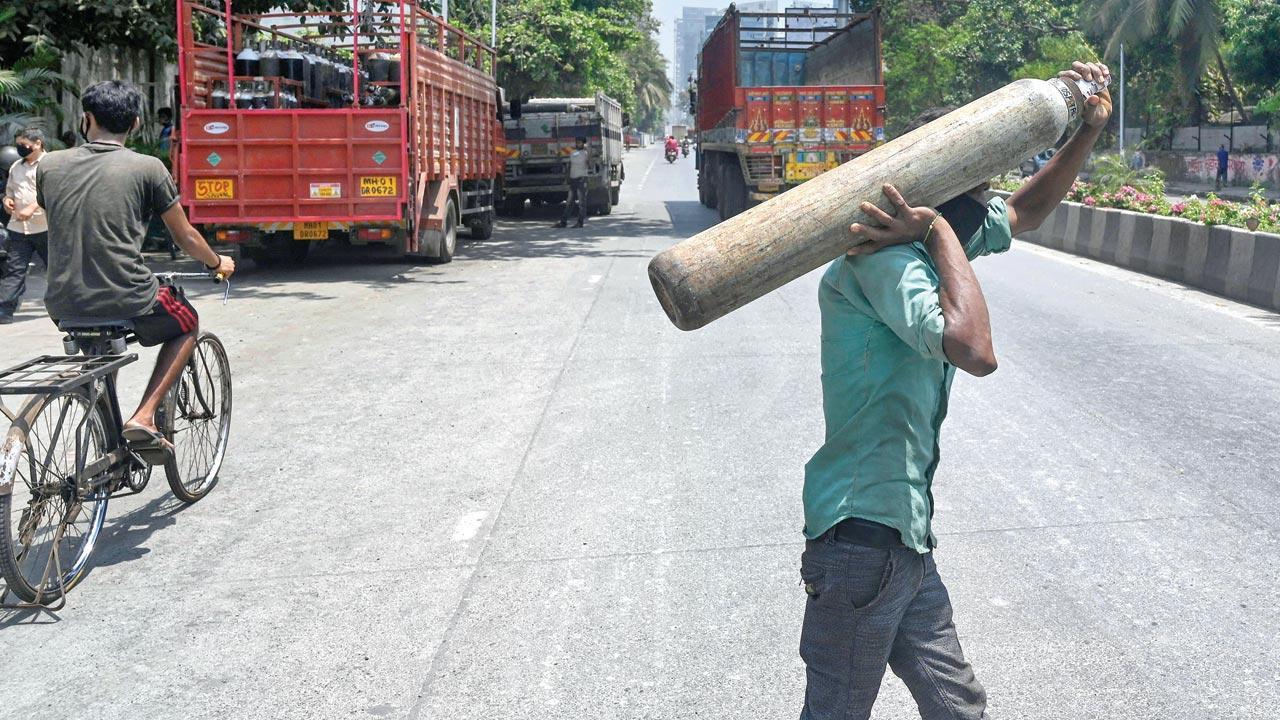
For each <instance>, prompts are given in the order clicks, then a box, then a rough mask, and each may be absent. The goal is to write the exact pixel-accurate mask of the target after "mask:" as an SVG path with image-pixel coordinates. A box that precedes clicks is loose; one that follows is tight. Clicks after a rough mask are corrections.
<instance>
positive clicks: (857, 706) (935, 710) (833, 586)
mask: <svg viewBox="0 0 1280 720" xmlns="http://www.w3.org/2000/svg"><path fill="white" fill-rule="evenodd" d="M800 575H801V577H802V578H803V580H804V586H805V592H806V593H807V594H808V600H807V601H806V602H807V604H806V606H805V612H804V629H803V630H802V631H801V633H800V657H801V658H802V659H803V660H804V663H805V667H806V668H807V680H808V685H807V687H806V689H805V698H804V710H803V711H802V712H801V714H800V719H801V720H865V719H866V718H868V717H870V716H871V706H872V705H873V704H874V703H875V700H876V695H877V694H878V693H879V692H880V681H881V679H883V677H884V671H885V667H886V666H888V667H890V668H892V669H893V672H894V674H895V675H897V676H898V677H899V678H901V679H902V681H903V683H905V684H906V686H907V689H908V690H910V691H911V695H912V697H914V698H915V701H916V705H917V706H918V707H919V709H920V717H921V718H924V720H960V719H963V720H978V719H980V718H988V717H989V716H988V715H987V713H986V707H987V694H986V691H985V690H983V688H982V685H981V684H979V683H978V679H977V678H976V677H974V674H973V668H971V667H970V666H969V663H968V662H966V661H965V659H964V652H963V651H961V649H960V640H959V638H957V637H956V628H955V624H954V623H953V622H952V618H951V598H950V597H949V596H948V595H947V589H946V587H944V586H943V584H942V578H940V577H939V576H938V568H937V566H936V565H935V564H934V561H933V553H929V554H926V555H921V554H920V553H917V552H916V551H914V550H912V549H910V548H905V547H899V548H894V549H887V550H886V549H880V548H871V547H864V546H861V545H853V544H850V543H845V542H839V541H836V540H834V539H832V538H831V534H830V533H828V534H827V535H824V536H822V537H821V538H819V539H817V540H810V541H808V543H807V544H806V545H805V551H804V556H803V558H802V559H801V569H800Z"/></svg>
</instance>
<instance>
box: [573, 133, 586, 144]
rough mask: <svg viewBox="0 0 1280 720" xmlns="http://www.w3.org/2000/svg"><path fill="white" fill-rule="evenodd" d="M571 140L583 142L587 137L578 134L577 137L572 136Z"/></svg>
mask: <svg viewBox="0 0 1280 720" xmlns="http://www.w3.org/2000/svg"><path fill="white" fill-rule="evenodd" d="M573 141H574V142H576V143H585V142H586V141H587V139H586V138H585V137H583V136H582V135H579V136H578V137H576V138H574V139H573Z"/></svg>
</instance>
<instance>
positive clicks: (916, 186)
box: [649, 78, 1104, 330]
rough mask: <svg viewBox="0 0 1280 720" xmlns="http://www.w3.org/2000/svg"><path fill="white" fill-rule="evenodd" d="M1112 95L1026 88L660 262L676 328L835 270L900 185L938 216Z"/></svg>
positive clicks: (985, 100) (886, 148)
mask: <svg viewBox="0 0 1280 720" xmlns="http://www.w3.org/2000/svg"><path fill="white" fill-rule="evenodd" d="M1103 87H1104V86H1103V85H1100V84H1097V83H1091V82H1088V81H1078V82H1072V81H1069V80H1062V79H1059V78H1055V79H1053V80H1048V81H1045V80H1018V81H1016V82H1013V83H1010V84H1009V85H1006V86H1004V87H1003V88H1000V89H999V90H996V91H995V92H993V93H990V94H989V95H987V96H985V97H982V98H980V99H978V100H975V101H974V102H971V103H969V104H968V105H965V106H964V107H961V108H959V109H957V110H956V111H954V112H952V113H950V114H948V115H946V116H945V117H941V118H938V119H937V120H934V121H933V122H931V123H929V124H927V125H925V126H923V127H920V128H917V129H916V130H914V131H912V132H909V133H907V134H906V135H903V136H902V137H899V138H897V139H895V140H892V141H891V142H888V143H886V144H884V145H881V146H880V147H877V148H875V149H873V150H871V151H870V152H868V153H866V154H864V155H860V156H858V157H856V158H854V159H853V160H850V161H849V162H846V163H845V164H843V165H841V166H840V167H837V168H834V169H832V170H829V171H827V172H825V173H823V174H822V175H819V176H818V177H816V178H814V179H812V180H808V181H806V182H805V183H804V184H803V185H799V186H797V187H795V188H792V189H791V190H788V191H787V192H785V193H783V194H781V195H777V196H775V197H773V198H771V199H770V200H768V201H767V202H765V203H763V204H761V205H758V206H756V207H754V208H751V209H750V210H747V211H746V212H744V213H742V214H741V215H738V216H736V217H733V218H730V219H728V220H726V221H724V222H722V223H720V224H719V225H716V226H715V227H712V228H709V229H707V230H704V231H702V232H701V233H698V234H697V235H694V236H693V237H691V238H689V239H687V240H684V241H682V242H680V243H678V244H676V245H674V246H672V247H670V248H667V249H666V250H664V251H662V252H661V253H658V255H656V256H655V257H654V258H653V260H652V261H650V263H649V280H650V282H651V283H652V284H653V290H654V293H655V294H656V295H657V296H658V301H659V303H661V305H662V309H663V310H664V311H666V313H667V317H669V318H670V319H671V322H672V323H674V324H675V325H676V327H678V328H680V329H681V330H694V329H697V328H700V327H702V326H704V325H706V324H707V323H709V322H711V321H713V320H715V319H717V318H720V317H723V316H724V315H725V314H727V313H729V312H731V311H733V310H736V309H738V308H740V307H742V306H743V305H746V304H747V303H749V302H751V301H752V300H755V299H756V298H759V297H761V296H763V295H765V294H767V293H769V292H771V291H773V290H776V289H777V288H779V287H781V286H782V285H784V284H786V283H788V282H790V281H792V280H794V279H796V278H798V277H800V276H801V275H804V274H805V273H808V272H809V271H811V270H813V269H815V268H818V267H820V266H822V265H823V264H825V263H828V262H830V261H831V260H833V259H834V258H837V257H839V256H841V255H842V254H844V253H845V251H847V250H848V249H849V247H850V246H851V245H852V244H853V239H852V236H851V235H850V234H849V226H850V225H851V224H853V223H855V222H857V223H864V224H873V225H874V224H875V223H874V221H872V220H870V219H869V218H868V217H867V216H866V215H865V214H864V213H863V212H862V211H861V210H860V209H859V208H858V205H859V204H860V203H862V202H864V201H866V202H872V203H874V204H876V205H877V206H879V207H880V208H882V209H884V210H886V211H887V212H890V213H892V212H893V208H892V206H891V205H890V204H889V202H888V200H886V199H885V198H884V196H883V194H882V192H881V188H882V187H883V185H884V184H885V183H892V184H893V185H894V186H895V187H897V188H898V190H899V191H901V192H902V196H903V197H904V198H905V199H906V201H907V202H908V203H909V204H910V205H912V206H920V205H927V206H930V207H936V206H937V205H939V204H941V203H943V202H945V201H946V200H949V199H951V198H953V197H955V196H957V195H960V194H961V193H963V192H965V191H966V190H969V189H970V188H973V187H976V186H978V185H980V184H982V183H983V182H986V181H987V180H989V179H991V178H992V177H994V176H996V175H998V174H1000V173H1002V172H1005V171H1006V170H1009V169H1010V168H1013V167H1017V165H1018V163H1019V162H1021V161H1022V160H1023V159H1024V158H1027V157H1030V156H1032V155H1034V154H1036V153H1037V152H1039V151H1041V150H1043V149H1045V148H1047V147H1050V146H1052V145H1053V144H1054V143H1055V142H1057V140H1058V138H1060V137H1061V136H1062V133H1063V132H1065V131H1066V129H1067V127H1068V126H1069V124H1070V123H1071V122H1072V121H1074V120H1076V119H1077V118H1078V117H1079V114H1080V110H1081V108H1082V106H1083V104H1084V101H1085V99H1086V98H1088V97H1089V96H1090V95H1093V94H1096V93H1098V92H1101V91H1102V89H1103Z"/></svg>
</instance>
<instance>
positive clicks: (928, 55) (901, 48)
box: [884, 22, 958, 134]
mask: <svg viewBox="0 0 1280 720" xmlns="http://www.w3.org/2000/svg"><path fill="white" fill-rule="evenodd" d="M950 38H951V35H950V33H948V32H947V31H946V30H945V29H943V28H941V27H939V26H938V25H935V24H933V23H927V22H926V23H922V24H919V25H915V26H911V27H906V28H901V29H899V30H898V31H897V32H895V33H894V34H893V35H892V36H891V37H890V38H889V39H888V40H887V41H886V42H885V46H884V59H885V98H886V100H887V102H888V104H889V115H890V130H891V131H897V130H899V129H901V128H902V127H903V126H904V125H906V124H907V123H908V122H910V121H911V118H913V117H915V116H916V114H918V113H919V112H921V111H922V110H926V109H928V108H931V107H937V106H939V105H946V104H949V103H950V102H952V101H953V97H954V93H955V90H956V77H957V75H958V72H957V62H956V59H955V57H954V56H953V55H952V53H951V52H950V51H949V40H950ZM891 134H896V132H891Z"/></svg>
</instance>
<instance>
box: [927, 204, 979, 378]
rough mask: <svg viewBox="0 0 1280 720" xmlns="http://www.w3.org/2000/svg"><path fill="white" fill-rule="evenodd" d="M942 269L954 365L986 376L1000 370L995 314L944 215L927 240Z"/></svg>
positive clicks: (942, 300)
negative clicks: (994, 334)
mask: <svg viewBox="0 0 1280 720" xmlns="http://www.w3.org/2000/svg"><path fill="white" fill-rule="evenodd" d="M925 249H927V250H928V251H929V257H931V258H933V264H934V266H935V267H936V268H937V269H938V304H939V305H941V306H942V318H943V321H944V324H943V329H942V349H943V351H944V352H946V354H947V359H948V360H950V361H951V364H952V365H955V366H956V367H958V368H960V369H961V370H964V371H965V372H967V373H969V374H970V375H975V376H977V377H983V376H986V375H990V374H991V373H993V372H995V371H996V351H995V348H994V347H993V346H992V344H991V315H990V314H989V313H988V311H987V299H986V297H984V296H983V294H982V285H980V284H979V283H978V276H977V275H974V273H973V266H972V265H970V264H969V258H968V257H967V256H966V255H965V253H964V246H963V245H962V244H960V238H958V237H956V233H955V230H953V229H951V225H949V224H948V223H947V220H946V218H944V217H942V216H941V215H939V216H938V219H937V220H936V221H934V223H933V231H932V232H930V233H929V239H928V240H926V241H925Z"/></svg>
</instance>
